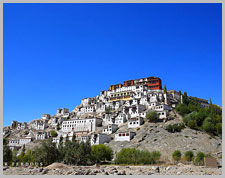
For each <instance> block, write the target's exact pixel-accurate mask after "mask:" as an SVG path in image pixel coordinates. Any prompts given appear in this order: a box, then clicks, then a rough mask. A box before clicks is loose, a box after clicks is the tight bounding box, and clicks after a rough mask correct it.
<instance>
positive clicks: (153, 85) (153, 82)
mask: <svg viewBox="0 0 225 178" xmlns="http://www.w3.org/2000/svg"><path fill="white" fill-rule="evenodd" d="M133 85H137V86H138V85H147V86H148V88H149V89H151V90H158V89H162V81H161V79H160V78H158V77H147V78H141V79H136V80H127V81H124V82H123V86H125V87H128V86H133Z"/></svg>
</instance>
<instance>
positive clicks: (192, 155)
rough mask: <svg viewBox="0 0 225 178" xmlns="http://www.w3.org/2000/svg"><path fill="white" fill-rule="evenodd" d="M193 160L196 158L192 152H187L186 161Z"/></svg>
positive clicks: (185, 154)
mask: <svg viewBox="0 0 225 178" xmlns="http://www.w3.org/2000/svg"><path fill="white" fill-rule="evenodd" d="M193 158H194V153H193V152H192V151H186V152H185V153H184V159H185V160H186V161H192V160H193Z"/></svg>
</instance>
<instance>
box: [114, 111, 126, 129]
mask: <svg viewBox="0 0 225 178" xmlns="http://www.w3.org/2000/svg"><path fill="white" fill-rule="evenodd" d="M125 122H126V115H125V114H123V113H122V112H120V113H119V114H118V116H117V117H116V118H115V124H116V125H118V126H121V125H123V124H124V123H125Z"/></svg>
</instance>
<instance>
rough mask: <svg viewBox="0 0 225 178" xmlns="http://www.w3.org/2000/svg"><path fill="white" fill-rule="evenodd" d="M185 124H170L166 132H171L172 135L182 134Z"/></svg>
mask: <svg viewBox="0 0 225 178" xmlns="http://www.w3.org/2000/svg"><path fill="white" fill-rule="evenodd" d="M184 127H185V126H184V123H181V124H173V125H171V124H169V125H168V126H167V127H166V130H167V131H168V132H171V133H174V132H180V131H181V130H182V129H183V128H184Z"/></svg>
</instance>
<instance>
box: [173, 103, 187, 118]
mask: <svg viewBox="0 0 225 178" xmlns="http://www.w3.org/2000/svg"><path fill="white" fill-rule="evenodd" d="M176 111H177V112H178V113H179V114H180V115H181V116H184V115H186V114H188V113H190V110H189V109H188V106H187V105H185V104H178V105H177V106H176Z"/></svg>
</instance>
